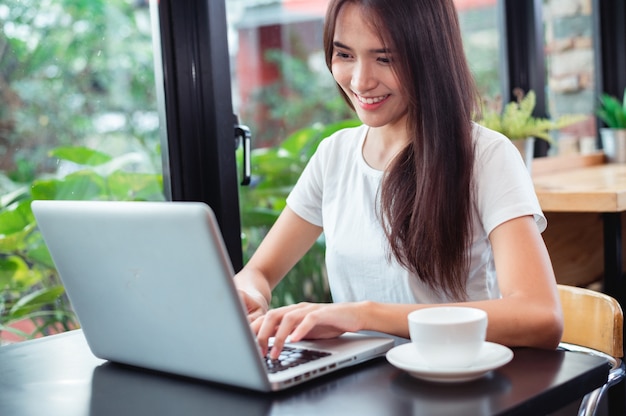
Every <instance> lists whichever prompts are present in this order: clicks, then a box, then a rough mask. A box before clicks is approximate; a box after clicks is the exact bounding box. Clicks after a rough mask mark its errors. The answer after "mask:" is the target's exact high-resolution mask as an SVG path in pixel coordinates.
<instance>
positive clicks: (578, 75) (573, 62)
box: [543, 0, 597, 154]
mask: <svg viewBox="0 0 626 416" xmlns="http://www.w3.org/2000/svg"><path fill="white" fill-rule="evenodd" d="M591 14H592V10H591V2H589V1H580V0H559V1H556V0H544V2H543V18H544V28H545V42H546V44H545V50H546V66H547V68H546V71H547V72H546V73H547V84H548V85H547V86H546V91H547V94H546V95H547V97H548V104H549V113H550V115H551V116H553V117H557V116H560V115H563V114H584V115H587V116H588V117H587V118H586V119H585V121H583V122H581V123H577V124H575V125H573V126H571V127H568V128H565V129H563V130H561V131H560V132H559V134H558V137H557V140H558V142H557V148H556V149H553V150H552V152H553V153H555V154H557V153H558V154H572V153H590V152H594V151H595V150H596V138H595V137H596V124H595V123H596V120H595V117H594V111H595V105H596V102H597V101H596V97H595V85H594V79H595V68H594V60H595V58H594V54H595V51H594V48H593V29H592V28H593V20H592V15H591Z"/></svg>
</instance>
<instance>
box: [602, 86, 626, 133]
mask: <svg viewBox="0 0 626 416" xmlns="http://www.w3.org/2000/svg"><path fill="white" fill-rule="evenodd" d="M596 115H597V116H598V117H599V118H600V120H602V121H603V122H604V124H606V125H607V127H609V128H612V129H626V89H624V95H623V98H622V101H621V102H620V100H618V99H617V98H616V97H614V96H611V95H609V94H602V95H600V98H599V106H598V108H597V110H596Z"/></svg>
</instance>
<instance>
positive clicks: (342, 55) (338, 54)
mask: <svg viewBox="0 0 626 416" xmlns="http://www.w3.org/2000/svg"><path fill="white" fill-rule="evenodd" d="M335 56H337V57H338V58H342V59H348V58H349V57H350V55H348V54H347V53H345V52H336V53H335Z"/></svg>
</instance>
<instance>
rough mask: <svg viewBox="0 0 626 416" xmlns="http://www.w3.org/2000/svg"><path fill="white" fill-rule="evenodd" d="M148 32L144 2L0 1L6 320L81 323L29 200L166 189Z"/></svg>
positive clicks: (0, 223)
mask: <svg viewBox="0 0 626 416" xmlns="http://www.w3.org/2000/svg"><path fill="white" fill-rule="evenodd" d="M151 30H152V27H151V22H150V13H149V7H148V2H147V1H136V0H73V1H67V0H37V1H35V0H3V2H2V4H0V195H1V199H0V286H2V288H3V292H2V293H3V295H2V298H1V299H0V324H3V325H4V324H10V323H13V321H15V320H20V318H28V317H32V316H33V314H34V313H43V315H42V316H41V317H40V318H37V319H38V322H39V323H40V324H42V325H43V326H44V330H42V331H40V333H39V334H46V333H49V332H50V331H53V330H54V329H53V328H55V327H56V328H57V329H58V330H63V329H67V328H69V327H71V326H72V325H75V321H74V317H73V314H72V313H71V311H70V310H69V305H68V303H67V301H66V299H65V298H64V297H63V296H61V297H58V296H56V295H58V292H56V291H57V290H62V289H61V288H60V287H59V281H58V278H57V276H56V272H55V271H54V268H53V265H52V263H51V260H50V258H49V256H48V255H47V252H46V250H45V246H44V245H43V242H42V240H41V237H40V235H39V234H38V232H37V231H36V228H35V227H34V226H35V221H34V218H33V216H32V214H31V212H30V209H29V207H30V201H31V200H32V199H111V200H129V199H138V200H163V199H164V196H163V190H162V174H161V156H160V143H159V141H160V138H159V121H158V113H157V103H156V91H155V82H154V62H153V50H152V35H151ZM33 293H39V295H40V297H39V299H40V300H42V299H43V301H44V308H43V309H42V308H33V310H30V309H29V308H28V306H30V305H26V306H27V307H25V308H22V309H19V308H16V307H15V305H16V302H17V300H18V299H20V298H21V299H22V301H24V300H25V299H24V298H25V296H24V295H26V294H33ZM35 298H36V297H35ZM22 314H24V315H23V316H22ZM20 328H21V329H23V330H24V331H26V333H30V331H32V330H33V327H32V325H31V326H28V325H26V326H24V327H20ZM0 329H1V328H0ZM1 335H2V336H0V340H5V341H6V340H7V339H10V337H9V335H8V334H7V332H6V331H3V332H2V334H1ZM22 335H23V334H22Z"/></svg>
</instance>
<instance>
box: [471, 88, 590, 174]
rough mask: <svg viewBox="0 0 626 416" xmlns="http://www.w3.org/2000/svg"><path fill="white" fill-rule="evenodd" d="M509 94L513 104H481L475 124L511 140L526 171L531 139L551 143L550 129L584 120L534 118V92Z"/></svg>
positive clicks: (530, 159)
mask: <svg viewBox="0 0 626 416" xmlns="http://www.w3.org/2000/svg"><path fill="white" fill-rule="evenodd" d="M513 93H514V95H515V96H516V101H511V102H510V103H508V104H506V105H505V106H504V107H502V102H501V101H500V102H497V101H496V103H495V105H493V104H491V105H489V103H485V105H484V106H483V114H482V118H481V119H480V120H478V121H477V122H478V124H481V125H483V126H485V127H487V128H489V129H492V130H495V131H498V132H500V133H502V134H504V135H505V136H507V137H508V138H509V139H511V140H512V141H513V144H515V146H516V147H517V148H518V150H519V151H520V153H521V154H522V157H523V158H524V161H525V162H526V166H527V167H528V168H529V169H530V166H531V163H532V158H533V150H534V143H535V138H538V139H542V140H545V141H547V142H548V143H550V144H553V140H552V137H551V136H550V132H551V131H552V130H558V129H561V128H563V127H566V126H569V125H571V124H574V123H577V122H579V121H582V120H583V119H584V118H585V117H584V116H582V115H563V116H561V117H559V118H557V119H555V120H551V119H547V118H541V117H534V116H533V115H532V113H533V111H534V109H535V104H536V96H535V92H534V91H533V90H530V91H528V93H526V94H524V91H522V89H520V88H516V89H515V90H514V91H513Z"/></svg>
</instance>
